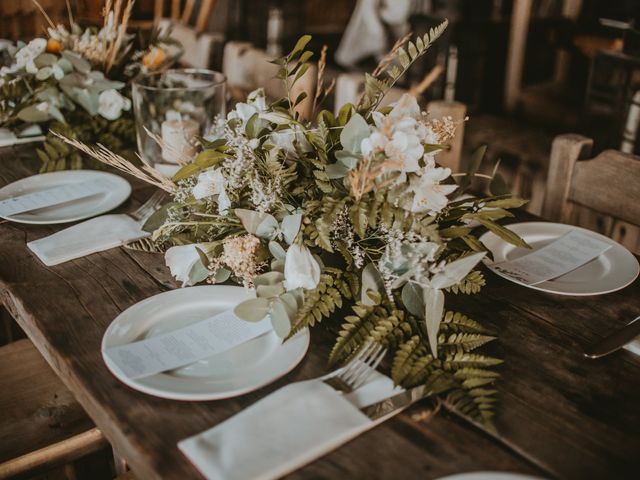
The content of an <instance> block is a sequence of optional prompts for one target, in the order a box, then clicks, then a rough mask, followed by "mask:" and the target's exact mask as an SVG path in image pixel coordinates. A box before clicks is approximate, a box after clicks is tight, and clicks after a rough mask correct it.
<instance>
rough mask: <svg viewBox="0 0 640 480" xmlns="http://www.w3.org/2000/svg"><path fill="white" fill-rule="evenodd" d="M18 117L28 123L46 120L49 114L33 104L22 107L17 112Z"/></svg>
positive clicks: (48, 118)
mask: <svg viewBox="0 0 640 480" xmlns="http://www.w3.org/2000/svg"><path fill="white" fill-rule="evenodd" d="M17 116H18V118H19V119H20V120H22V121H24V122H28V123H40V122H46V121H47V120H50V119H51V116H50V115H49V113H48V112H46V111H44V112H43V111H42V110H38V109H37V108H36V106H35V105H30V106H28V107H26V108H23V109H22V110H20V111H19V112H18V115H17Z"/></svg>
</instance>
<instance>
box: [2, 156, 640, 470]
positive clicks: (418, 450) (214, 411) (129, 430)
mask: <svg viewBox="0 0 640 480" xmlns="http://www.w3.org/2000/svg"><path fill="white" fill-rule="evenodd" d="M0 162H2V166H3V168H2V169H0V185H1V184H5V183H8V182H10V181H13V180H15V179H17V178H20V177H22V176H26V175H28V174H29V173H30V172H33V171H35V168H36V165H35V164H34V160H33V158H32V156H30V154H29V151H28V150H21V151H11V152H10V153H8V154H5V153H3V152H2V151H0ZM133 183H134V198H133V199H132V200H131V201H130V202H129V203H128V204H127V205H124V206H123V207H122V208H123V209H125V210H126V209H132V208H134V207H135V206H136V205H137V204H138V203H139V202H141V201H143V200H144V199H145V198H146V197H148V196H149V195H150V194H151V191H150V190H149V189H148V188H142V187H141V186H140V184H139V183H136V182H133ZM518 218H519V219H521V220H522V219H524V220H530V219H531V218H532V217H528V216H523V215H520V216H519V217H518ZM55 230H57V227H56V228H54V227H44V226H24V225H17V224H10V223H6V224H1V225H0V239H1V241H2V245H3V248H2V249H0V297H2V299H3V301H4V302H5V304H6V305H7V308H8V309H9V310H10V311H11V313H12V315H13V316H14V317H15V318H16V319H17V320H18V322H19V323H20V325H21V326H22V327H23V329H24V330H25V331H26V332H27V334H28V335H29V337H30V338H31V339H32V340H33V341H34V342H35V343H36V344H37V346H38V349H39V350H40V351H41V352H42V353H43V355H44V356H45V358H46V360H47V362H48V363H49V364H50V365H51V366H52V367H53V369H54V370H55V371H56V373H57V374H58V375H60V376H61V377H62V378H63V379H64V382H65V384H66V385H67V386H68V387H69V388H70V389H71V390H72V391H73V392H74V394H75V395H76V397H77V399H78V401H79V402H80V403H81V405H82V406H83V407H84V408H85V410H86V411H87V412H88V413H89V415H90V416H91V417H92V419H93V420H94V422H95V423H96V425H97V426H98V427H99V428H100V429H101V430H102V431H103V432H104V435H105V436H106V437H107V439H108V440H109V441H110V442H111V443H112V444H113V445H114V447H115V448H116V449H117V451H118V452H119V453H120V454H121V455H122V456H123V457H124V458H125V459H126V461H127V463H128V464H129V465H130V466H131V468H132V470H133V472H134V474H135V475H136V476H137V477H138V478H144V479H160V478H163V479H173V478H177V479H188V478H201V476H200V475H199V474H198V472H197V471H196V470H195V468H194V467H193V466H192V465H191V464H190V463H189V462H188V460H187V459H186V458H185V457H184V456H183V455H182V454H181V453H180V452H179V451H178V449H177V446H176V444H177V442H178V441H179V440H181V439H183V438H186V437H188V436H191V435H194V434H196V433H199V432H201V431H203V430H205V429H207V428H210V427H212V426H214V425H216V424H218V423H219V422H221V421H223V420H224V419H226V418H229V417H230V416H231V415H233V414H235V413H237V412H239V411H240V410H241V409H243V408H245V407H247V406H248V405H251V404H252V403H253V402H255V401H256V400H258V399H260V398H262V397H263V396H265V395H267V394H268V393H270V392H272V391H274V390H275V389H277V388H279V387H281V386H283V385H285V384H286V383H288V382H291V381H296V380H303V379H308V378H313V377H315V376H317V375H319V374H321V373H324V372H326V359H327V355H328V352H329V350H330V347H331V344H332V340H333V336H332V335H331V334H330V333H329V332H328V331H327V330H325V329H324V328H323V327H322V326H319V327H317V328H315V329H314V331H313V332H312V344H311V348H310V350H309V353H308V354H307V356H306V357H305V359H303V361H302V362H301V364H300V365H299V366H298V367H297V368H296V369H295V370H294V371H292V372H291V373H289V374H288V375H286V376H285V377H284V378H283V379H281V380H278V381H277V382H275V383H273V384H272V385H269V386H267V387H264V388H262V389H260V390H258V391H256V392H252V393H250V394H247V395H243V396H240V397H237V398H233V399H227V400H221V401H215V402H195V403H190V402H178V401H170V400H163V399H159V398H154V397H151V396H148V395H144V394H142V393H138V392H136V391H134V390H131V389H130V388H128V387H126V386H124V385H122V384H121V383H120V382H118V381H117V380H116V379H115V378H114V377H113V376H112V375H111V374H110V373H109V371H108V370H107V369H106V367H105V365H104V363H103V361H102V358H101V355H100V342H101V339H102V335H103V334H104V331H105V329H106V328H107V326H108V325H109V323H110V322H111V321H112V320H113V319H114V318H115V317H116V316H117V315H118V314H119V313H120V312H121V311H123V310H124V309H126V308H127V307H129V306H131V305H133V304H134V303H136V302H138V301H140V300H142V299H144V298H147V297H149V296H151V295H154V294H156V293H159V292H161V291H165V290H167V289H169V288H175V287H177V284H176V283H175V282H174V281H173V280H172V279H171V278H170V276H169V273H168V272H167V269H166V267H164V265H163V258H162V256H161V255H154V254H147V253H142V252H132V251H127V250H124V249H113V250H109V251H106V252H101V253H97V254H94V255H91V256H88V257H84V258H81V259H77V260H74V261H72V262H68V263H66V264H62V265H58V266H55V267H52V268H46V267H45V266H44V265H42V264H41V263H40V262H39V261H38V260H37V259H36V258H34V257H33V255H32V254H31V252H30V251H29V250H28V249H27V248H26V247H25V241H27V240H33V239H36V238H41V237H43V236H45V235H47V234H49V233H51V232H53V231H55ZM486 273H487V286H486V287H485V289H484V290H483V295H482V296H474V297H467V296H455V295H450V296H448V297H447V305H446V308H456V309H459V310H460V311H462V312H465V313H469V315H470V316H471V317H473V318H477V319H478V320H481V321H483V322H486V323H488V324H489V325H491V326H493V327H494V328H495V329H496V330H497V331H499V332H500V337H499V338H500V339H499V342H497V343H496V344H495V345H494V346H493V347H491V349H490V351H492V352H493V353H495V354H497V355H500V356H502V357H503V358H504V359H505V364H504V366H502V367H500V369H499V370H500V372H501V374H502V378H501V379H500V380H499V382H498V384H497V389H498V396H499V399H500V405H499V407H498V410H497V416H496V424H497V432H491V431H487V430H485V429H483V428H481V427H480V426H478V425H475V424H473V423H471V422H470V421H469V420H468V419H466V418H464V417H460V416H458V415H457V414H455V412H452V411H450V410H448V408H447V407H446V405H445V406H443V408H442V409H441V412H440V413H439V414H438V415H437V416H435V417H431V418H429V415H428V412H429V410H430V409H431V408H432V404H431V403H430V402H428V401H427V402H423V403H420V404H418V405H416V406H415V407H414V408H412V409H410V410H408V411H407V412H406V413H404V414H402V415H400V416H399V417H396V418H394V419H392V420H390V421H388V422H386V423H384V424H382V425H381V426H379V427H376V428H375V429H373V430H371V431H370V432H367V433H366V434H365V435H362V436H361V437H358V438H356V439H354V440H353V441H352V442H349V443H348V444H347V445H345V446H343V447H341V448H340V449H338V450H336V451H334V452H332V453H330V454H329V455H327V456H326V457H323V458H321V459H319V460H317V461H315V462H313V463H312V464H310V465H308V466H306V467H304V468H302V469H300V470H299V471H297V472H295V473H293V474H292V475H291V476H290V477H291V478H376V479H386V478H389V479H391V478H422V479H430V478H438V477H439V476H443V475H449V474H453V473H461V472H467V471H477V470H502V471H514V472H521V473H526V474H532V475H538V476H541V477H545V478H553V477H559V478H569V479H572V478H634V477H635V475H636V474H637V460H636V458H637V451H638V448H639V447H640V445H639V442H640V440H639V438H640V437H639V436H638V434H637V432H638V431H640V419H639V413H638V409H637V405H638V402H640V383H638V382H637V378H638V375H640V360H639V359H638V357H635V356H633V355H632V354H630V353H629V352H619V353H617V354H615V355H613V356H611V357H609V358H605V359H603V360H601V361H592V360H587V359H584V358H583V357H582V350H583V348H584V347H585V346H587V345H589V344H590V343H591V342H593V341H595V340H597V339H599V338H602V337H603V336H605V335H606V334H607V333H609V331H610V330H611V329H614V328H616V327H619V326H621V325H622V324H623V323H625V321H628V320H630V318H632V317H631V315H632V314H633V312H637V311H640V284H639V283H638V282H636V283H635V284H634V285H632V286H630V287H627V288H626V289H624V290H622V291H620V292H616V293H614V294H611V295H608V296H605V297H591V298H580V299H574V298H571V297H560V296H554V295H550V294H546V293H543V292H537V291H532V290H528V289H524V288H522V287H519V286H517V285H515V284H511V283H508V282H506V281H505V280H502V279H500V278H498V277H496V276H492V275H491V274H490V273H489V272H486ZM609 474H610V475H609Z"/></svg>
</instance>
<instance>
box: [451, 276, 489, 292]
mask: <svg viewBox="0 0 640 480" xmlns="http://www.w3.org/2000/svg"><path fill="white" fill-rule="evenodd" d="M485 284H486V282H485V279H484V275H483V274H482V272H481V271H480V270H473V271H471V272H469V274H468V275H467V276H466V277H464V278H463V279H462V280H461V281H460V283H457V284H455V285H452V286H451V287H449V288H447V289H446V291H447V292H451V293H455V294H458V293H464V294H466V295H471V294H475V293H478V292H480V290H482V287H484V286H485Z"/></svg>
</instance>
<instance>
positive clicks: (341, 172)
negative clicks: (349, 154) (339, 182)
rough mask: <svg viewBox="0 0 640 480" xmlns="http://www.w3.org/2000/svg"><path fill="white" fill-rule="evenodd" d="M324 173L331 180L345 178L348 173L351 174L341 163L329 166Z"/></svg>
mask: <svg viewBox="0 0 640 480" xmlns="http://www.w3.org/2000/svg"><path fill="white" fill-rule="evenodd" d="M324 171H325V173H326V174H327V177H329V178H330V179H336V178H343V177H344V176H345V175H346V174H347V173H349V169H348V168H347V167H345V166H344V165H341V164H340V163H332V164H330V165H327V166H326V167H325V168H324Z"/></svg>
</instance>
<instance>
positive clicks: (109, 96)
mask: <svg viewBox="0 0 640 480" xmlns="http://www.w3.org/2000/svg"><path fill="white" fill-rule="evenodd" d="M130 108H131V100H129V99H128V98H126V97H123V96H122V95H120V93H118V91H117V90H115V89H113V88H112V89H110V90H105V91H104V92H101V93H100V96H99V97H98V113H99V114H100V115H102V116H103V117H104V118H106V119H107V120H117V119H118V118H120V115H121V114H122V111H123V110H129V109H130Z"/></svg>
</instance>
